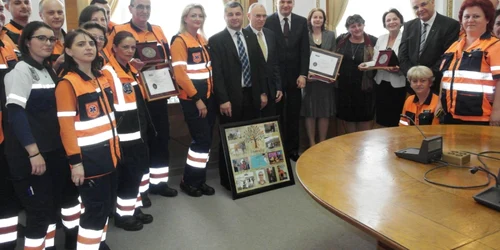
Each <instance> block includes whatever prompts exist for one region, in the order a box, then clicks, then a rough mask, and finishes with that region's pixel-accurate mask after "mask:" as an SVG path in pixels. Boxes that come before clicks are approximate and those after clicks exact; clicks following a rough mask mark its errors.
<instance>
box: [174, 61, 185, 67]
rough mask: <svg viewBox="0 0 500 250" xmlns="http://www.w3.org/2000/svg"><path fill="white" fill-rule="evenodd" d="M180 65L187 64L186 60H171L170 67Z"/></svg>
mask: <svg viewBox="0 0 500 250" xmlns="http://www.w3.org/2000/svg"><path fill="white" fill-rule="evenodd" d="M181 65H187V62H186V61H177V62H172V67H175V66H181Z"/></svg>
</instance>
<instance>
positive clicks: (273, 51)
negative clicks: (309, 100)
mask: <svg viewBox="0 0 500 250" xmlns="http://www.w3.org/2000/svg"><path fill="white" fill-rule="evenodd" d="M247 16H248V20H249V21H250V24H249V25H248V26H247V27H246V28H245V29H246V30H248V31H250V32H253V33H254V34H255V35H256V36H257V41H258V42H259V46H260V48H261V50H262V54H264V58H265V59H266V72H267V84H268V88H269V89H268V93H269V96H268V99H269V101H268V103H267V106H266V107H265V108H264V109H262V110H261V115H262V116H274V115H276V103H278V102H279V101H281V98H282V97H283V91H282V87H281V76H280V65H279V61H278V55H279V54H278V44H277V41H276V36H275V35H274V32H273V31H272V30H270V29H268V28H264V24H265V23H266V17H267V15H266V9H265V8H264V5H262V4H260V3H253V4H252V5H250V7H248V14H247Z"/></svg>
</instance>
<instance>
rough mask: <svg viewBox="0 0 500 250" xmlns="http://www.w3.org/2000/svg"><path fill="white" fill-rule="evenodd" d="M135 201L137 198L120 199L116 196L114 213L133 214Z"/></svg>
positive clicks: (121, 214)
mask: <svg viewBox="0 0 500 250" xmlns="http://www.w3.org/2000/svg"><path fill="white" fill-rule="evenodd" d="M136 201H137V198H133V199H122V198H120V197H116V213H117V214H118V215H120V216H128V215H130V216H133V215H134V210H135V203H136Z"/></svg>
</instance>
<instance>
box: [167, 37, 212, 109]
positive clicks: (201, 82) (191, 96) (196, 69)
mask: <svg viewBox="0 0 500 250" xmlns="http://www.w3.org/2000/svg"><path fill="white" fill-rule="evenodd" d="M171 51H172V66H173V68H174V76H175V80H176V82H177V84H178V86H179V89H180V94H179V98H180V99H183V100H193V101H197V100H199V99H208V98H210V95H211V94H212V92H213V83H212V65H211V61H210V55H209V52H208V43H207V41H206V40H205V38H204V37H203V36H202V35H200V34H197V37H196V38H195V37H193V36H192V35H191V34H189V33H188V32H184V33H182V34H178V35H176V36H174V37H173V38H172V49H171Z"/></svg>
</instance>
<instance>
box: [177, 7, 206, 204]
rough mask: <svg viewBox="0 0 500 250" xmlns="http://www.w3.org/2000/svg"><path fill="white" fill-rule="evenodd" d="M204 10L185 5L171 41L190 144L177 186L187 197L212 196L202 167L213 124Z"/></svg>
mask: <svg viewBox="0 0 500 250" xmlns="http://www.w3.org/2000/svg"><path fill="white" fill-rule="evenodd" d="M205 17H206V14H205V10H204V8H203V6H201V5H200V4H189V5H187V6H186V7H185V8H184V10H183V12H182V17H181V25H180V29H179V34H177V35H176V36H174V37H173V38H172V45H171V51H172V66H173V68H174V76H175V79H176V82H177V84H178V85H179V87H180V95H179V99H180V103H181V106H182V110H183V112H184V119H185V120H186V123H187V125H188V128H189V132H190V133H191V137H192V138H193V141H192V142H191V145H190V147H189V151H188V156H187V159H186V166H185V168H184V177H183V178H182V181H181V184H180V187H181V189H182V190H183V191H184V192H186V193H187V194H188V195H190V196H193V197H200V196H202V195H213V194H214V193H215V190H214V189H213V188H212V187H210V186H208V185H207V184H206V183H205V181H206V167H207V162H208V157H209V151H210V145H211V144H212V128H213V125H214V121H215V109H214V99H213V97H212V93H213V85H212V66H211V62H210V55H209V53H208V45H207V40H206V39H205V37H204V35H203V24H204V23H205Z"/></svg>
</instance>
